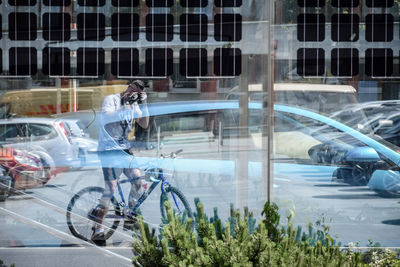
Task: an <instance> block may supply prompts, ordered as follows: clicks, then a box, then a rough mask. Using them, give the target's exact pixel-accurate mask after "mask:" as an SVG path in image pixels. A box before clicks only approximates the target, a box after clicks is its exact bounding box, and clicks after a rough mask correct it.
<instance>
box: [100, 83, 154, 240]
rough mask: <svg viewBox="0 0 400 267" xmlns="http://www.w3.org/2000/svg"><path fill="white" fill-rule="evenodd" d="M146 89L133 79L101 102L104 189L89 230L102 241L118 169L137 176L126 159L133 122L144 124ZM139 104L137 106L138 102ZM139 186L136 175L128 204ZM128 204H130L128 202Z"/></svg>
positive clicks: (140, 185) (137, 171)
mask: <svg viewBox="0 0 400 267" xmlns="http://www.w3.org/2000/svg"><path fill="white" fill-rule="evenodd" d="M146 98H147V95H146V92H144V83H143V82H142V81H140V80H136V81H133V82H132V83H131V84H130V85H129V86H128V88H127V89H126V90H125V91H124V92H122V93H121V94H113V95H109V96H106V97H105V99H104V101H103V104H102V114H101V117H100V132H99V145H98V151H99V158H100V161H101V164H102V168H103V175H104V184H105V187H104V189H105V190H104V193H103V196H102V198H101V199H100V202H99V205H98V207H97V208H96V211H95V214H94V215H95V217H96V218H97V219H96V222H97V224H96V226H95V229H94V231H93V235H92V240H94V241H98V240H100V241H103V240H105V239H104V228H103V223H104V218H105V215H106V214H107V211H108V206H109V204H110V201H111V197H112V196H113V194H114V192H115V189H116V180H117V179H118V178H119V176H120V175H121V174H122V172H123V173H124V174H125V175H126V176H128V177H129V178H138V177H140V176H141V173H140V170H139V169H134V168H132V169H126V168H127V167H128V166H127V163H128V164H129V163H130V162H131V161H132V156H131V155H130V154H132V152H133V151H132V147H131V142H132V141H133V140H130V139H134V136H132V135H131V133H132V131H134V128H135V123H137V124H138V125H140V126H141V127H142V128H147V126H148V124H149V117H148V111H147V105H146ZM140 103H141V104H142V105H140V106H139V104H140ZM134 118H135V119H134ZM131 136H132V137H131ZM141 187H142V181H141V180H140V179H134V183H133V184H132V189H131V195H130V196H129V198H130V201H129V205H130V206H131V205H134V204H135V203H132V201H131V199H132V195H134V194H135V193H136V191H137V190H139V189H140V188H141ZM131 207H132V206H131Z"/></svg>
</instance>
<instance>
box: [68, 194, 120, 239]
mask: <svg viewBox="0 0 400 267" xmlns="http://www.w3.org/2000/svg"><path fill="white" fill-rule="evenodd" d="M103 192H104V188H101V187H87V188H84V189H82V190H81V191H79V192H78V193H76V194H75V195H74V196H73V197H72V198H71V200H70V202H69V204H68V207H67V214H66V216H67V224H68V228H69V230H70V231H71V233H72V234H73V235H74V236H76V237H77V238H80V239H82V240H85V241H90V238H91V236H92V234H93V229H94V226H95V222H94V221H93V218H92V217H93V214H92V213H93V210H94V209H95V208H96V207H97V205H98V204H99V200H100V199H101V197H102V196H103ZM90 215H91V216H90ZM121 219H122V212H121V209H120V207H119V205H118V203H117V201H116V200H115V198H114V197H112V198H111V201H110V204H109V207H108V211H107V214H106V216H105V218H104V235H105V238H106V239H108V238H110V237H111V235H112V234H113V233H114V231H115V229H117V227H118V224H119V222H120V220H121Z"/></svg>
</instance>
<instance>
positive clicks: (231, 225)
mask: <svg viewBox="0 0 400 267" xmlns="http://www.w3.org/2000/svg"><path fill="white" fill-rule="evenodd" d="M196 207H197V210H196V213H195V219H194V220H192V219H191V218H189V219H187V220H185V221H183V220H181V219H180V218H179V217H178V216H176V215H175V214H173V212H172V209H171V207H170V205H169V203H168V202H166V209H167V214H168V222H169V224H168V225H164V226H163V229H162V237H161V241H160V239H159V238H158V237H156V236H155V231H154V230H153V231H152V232H150V231H149V228H148V227H147V225H146V224H144V223H143V220H142V218H139V225H140V234H141V239H140V240H135V242H134V244H133V250H134V254H135V255H136V258H135V259H134V262H133V264H134V265H135V266H140V265H142V266H399V265H398V264H399V263H400V261H399V260H398V259H397V258H396V256H395V254H393V252H391V254H390V253H389V252H387V254H385V256H384V257H386V258H384V259H382V258H379V259H378V258H377V256H376V255H375V254H374V255H373V257H375V258H373V259H372V260H373V261H372V262H371V263H370V265H367V264H366V263H364V262H363V261H362V253H361V252H359V251H353V250H350V249H348V250H345V251H340V249H339V247H338V246H336V245H335V244H334V240H333V239H332V238H331V237H330V236H329V235H328V234H327V230H329V229H325V232H324V230H323V231H322V233H323V235H322V234H315V236H314V234H313V233H311V235H309V236H311V237H312V238H311V239H312V240H316V242H315V245H311V244H310V242H308V241H307V236H306V237H305V238H302V239H303V240H301V241H299V234H298V231H299V229H298V228H295V227H293V225H292V224H291V223H290V222H289V225H288V226H287V227H286V229H284V228H281V229H279V215H277V206H276V205H274V204H268V205H267V204H266V205H265V207H264V211H263V213H262V214H263V215H264V216H265V219H264V220H262V221H260V222H258V224H257V223H256V221H255V220H252V219H254V218H253V217H252V214H250V213H249V212H248V211H247V209H246V210H245V214H244V216H243V217H242V216H241V214H240V211H233V212H231V217H230V218H229V219H228V220H227V222H226V223H225V224H224V225H222V222H221V220H220V218H218V214H217V210H214V216H213V217H211V218H208V217H207V216H206V215H205V214H204V209H203V205H202V204H201V203H200V202H198V201H197V205H196ZM232 210H233V207H231V211H232ZM253 223H254V224H257V227H254V225H253ZM252 225H253V226H252ZM251 228H254V229H253V231H251ZM193 229H195V231H194V230H193ZM322 238H324V239H323V240H320V239H322ZM388 253H389V254H388ZM381 263H383V264H386V265H377V264H381ZM373 264H375V265H373ZM388 264H389V265H388ZM396 264H397V265H396Z"/></svg>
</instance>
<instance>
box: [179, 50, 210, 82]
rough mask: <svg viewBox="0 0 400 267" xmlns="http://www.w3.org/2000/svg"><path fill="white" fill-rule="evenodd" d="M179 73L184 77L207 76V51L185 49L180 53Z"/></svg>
mask: <svg viewBox="0 0 400 267" xmlns="http://www.w3.org/2000/svg"><path fill="white" fill-rule="evenodd" d="M179 72H180V74H181V75H183V76H188V77H189V76H193V77H197V76H206V75H207V49H205V48H202V49H198V48H185V49H181V50H180V52H179Z"/></svg>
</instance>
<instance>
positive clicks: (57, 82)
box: [56, 78, 62, 114]
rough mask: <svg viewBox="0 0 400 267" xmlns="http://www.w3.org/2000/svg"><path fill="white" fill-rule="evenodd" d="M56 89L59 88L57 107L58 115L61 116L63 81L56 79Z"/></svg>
mask: <svg viewBox="0 0 400 267" xmlns="http://www.w3.org/2000/svg"><path fill="white" fill-rule="evenodd" d="M56 88H57V92H56V94H57V96H56V107H57V114H60V113H61V112H62V111H61V79H60V78H56Z"/></svg>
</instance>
